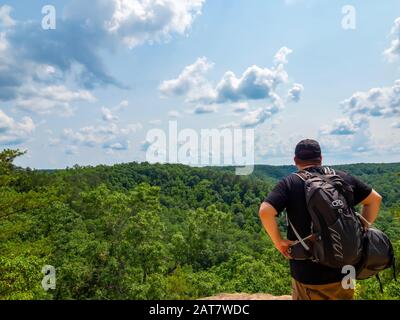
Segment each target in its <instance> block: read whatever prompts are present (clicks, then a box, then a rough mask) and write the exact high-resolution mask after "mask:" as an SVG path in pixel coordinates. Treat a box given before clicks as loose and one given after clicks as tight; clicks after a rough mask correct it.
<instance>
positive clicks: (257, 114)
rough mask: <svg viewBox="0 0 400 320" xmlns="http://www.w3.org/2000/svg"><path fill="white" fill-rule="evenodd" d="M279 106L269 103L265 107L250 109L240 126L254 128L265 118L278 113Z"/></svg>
mask: <svg viewBox="0 0 400 320" xmlns="http://www.w3.org/2000/svg"><path fill="white" fill-rule="evenodd" d="M279 110H280V108H279V107H278V106H276V105H271V106H268V107H266V108H258V109H256V110H253V111H250V112H249V113H248V114H247V115H246V116H245V117H244V118H243V120H242V122H241V126H242V127H245V128H254V127H256V126H258V125H259V124H262V123H264V122H265V120H266V119H268V118H271V117H272V116H273V115H274V114H276V113H278V112H279Z"/></svg>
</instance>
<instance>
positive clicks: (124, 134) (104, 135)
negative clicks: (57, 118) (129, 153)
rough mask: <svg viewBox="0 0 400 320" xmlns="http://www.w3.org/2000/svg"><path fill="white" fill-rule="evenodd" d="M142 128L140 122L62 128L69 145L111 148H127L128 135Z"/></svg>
mask: <svg viewBox="0 0 400 320" xmlns="http://www.w3.org/2000/svg"><path fill="white" fill-rule="evenodd" d="M141 128H142V125H141V124H140V123H136V124H131V125H128V126H125V127H121V126H120V125H117V124H116V123H110V124H108V125H105V126H104V125H100V126H87V127H83V128H80V129H79V130H76V131H74V130H72V129H64V133H63V138H64V139H66V140H67V141H69V143H70V145H75V146H79V145H80V146H85V147H91V148H94V147H101V148H103V149H111V150H119V151H121V150H127V149H128V148H129V145H130V144H129V139H130V135H132V134H134V133H136V132H137V131H138V130H140V129H141Z"/></svg>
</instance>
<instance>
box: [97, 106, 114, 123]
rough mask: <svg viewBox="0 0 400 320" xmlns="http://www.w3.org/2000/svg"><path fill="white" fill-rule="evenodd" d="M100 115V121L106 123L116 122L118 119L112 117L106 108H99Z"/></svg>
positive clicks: (111, 113)
mask: <svg viewBox="0 0 400 320" xmlns="http://www.w3.org/2000/svg"><path fill="white" fill-rule="evenodd" d="M101 114H102V119H103V120H104V121H106V122H111V121H118V117H117V116H116V115H114V114H113V112H112V111H111V110H110V109H108V108H106V107H102V108H101Z"/></svg>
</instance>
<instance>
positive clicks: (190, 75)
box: [159, 57, 213, 100]
mask: <svg viewBox="0 0 400 320" xmlns="http://www.w3.org/2000/svg"><path fill="white" fill-rule="evenodd" d="M212 67H213V63H210V62H209V61H208V60H207V58H206V57H202V58H198V59H197V60H196V61H195V62H194V63H193V64H191V65H188V66H186V67H185V68H184V69H183V71H182V72H181V74H180V75H179V76H178V77H177V78H176V79H172V80H166V81H163V82H162V83H161V85H160V87H159V89H160V91H161V93H163V94H164V95H166V96H183V95H188V100H194V99H195V98H196V96H198V95H199V90H200V91H201V89H202V88H203V89H204V88H206V87H207V86H208V84H207V80H206V79H205V77H204V76H205V74H206V73H207V71H208V70H210V69H211V68H212ZM195 92H196V94H195Z"/></svg>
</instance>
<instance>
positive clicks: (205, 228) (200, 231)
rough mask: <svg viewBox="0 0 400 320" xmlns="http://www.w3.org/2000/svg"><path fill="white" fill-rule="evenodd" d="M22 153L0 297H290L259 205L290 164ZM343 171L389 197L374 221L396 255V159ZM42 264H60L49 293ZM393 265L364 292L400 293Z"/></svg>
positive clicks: (9, 210) (1, 166)
mask: <svg viewBox="0 0 400 320" xmlns="http://www.w3.org/2000/svg"><path fill="white" fill-rule="evenodd" d="M23 156H24V153H23V152H21V151H19V150H8V149H7V150H3V151H2V152H0V299H11V300H19V299H23V300H30V299H38V300H41V299H43V300H47V299H62V300H64V299H139V300H141V299H197V298H201V297H206V296H211V295H214V294H218V293H234V292H243V293H269V294H272V295H283V294H290V274H289V268H288V262H287V261H286V260H285V259H284V258H283V257H282V256H281V255H280V254H279V252H278V251H277V250H275V248H274V247H273V245H272V243H271V242H270V240H269V238H268V237H267V235H266V234H265V232H264V231H263V230H262V227H261V224H260V221H259V217H258V208H259V205H260V203H261V202H262V201H263V199H264V198H265V196H266V195H267V193H268V192H269V191H270V190H271V188H273V186H274V184H275V183H276V182H277V181H278V179H279V178H281V177H283V176H284V175H286V174H289V173H290V172H293V171H295V168H294V167H292V166H276V167H274V166H264V165H260V166H256V168H255V171H254V173H253V174H252V175H250V176H236V175H235V174H234V171H233V168H229V167H223V168H221V167H219V168H195V167H188V166H184V165H172V164H163V165H162V164H148V163H127V164H118V165H114V166H104V165H99V166H95V167H80V166H78V165H76V166H74V167H73V168H66V169H62V170H32V169H30V168H20V167H17V166H16V165H15V164H14V163H15V159H16V158H17V157H23ZM335 168H338V169H341V170H345V171H348V172H349V173H351V174H353V175H355V176H357V177H359V178H361V179H362V180H363V181H365V182H367V183H369V184H370V185H371V186H373V187H374V188H375V189H376V190H377V191H378V192H379V193H381V195H382V196H383V206H382V210H381V212H380V216H379V219H378V221H377V223H376V226H377V227H378V228H380V229H381V230H383V231H385V232H386V233H387V234H388V235H389V236H390V238H391V240H392V242H393V244H394V247H395V252H396V256H397V257H399V256H400V222H399V217H400V164H354V165H345V166H336V167H335ZM280 219H281V221H280V225H281V227H282V232H285V228H286V227H285V222H284V217H281V218H280ZM45 265H51V266H54V268H55V270H56V286H55V289H50V290H47V291H45V290H44V289H43V287H42V279H43V277H44V274H43V273H42V268H43V266H45ZM397 266H398V264H397ZM397 270H400V268H399V267H397ZM392 272H393V271H392V270H391V269H389V270H386V271H385V272H383V273H382V275H381V278H382V283H383V287H384V292H383V293H381V292H380V290H379V283H378V282H377V281H376V280H375V279H368V280H365V281H357V284H356V298H357V299H360V300H363V299H396V300H398V299H400V283H398V282H395V281H393V276H392Z"/></svg>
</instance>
